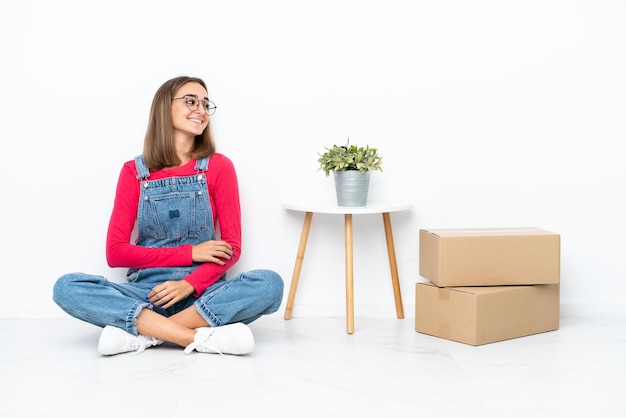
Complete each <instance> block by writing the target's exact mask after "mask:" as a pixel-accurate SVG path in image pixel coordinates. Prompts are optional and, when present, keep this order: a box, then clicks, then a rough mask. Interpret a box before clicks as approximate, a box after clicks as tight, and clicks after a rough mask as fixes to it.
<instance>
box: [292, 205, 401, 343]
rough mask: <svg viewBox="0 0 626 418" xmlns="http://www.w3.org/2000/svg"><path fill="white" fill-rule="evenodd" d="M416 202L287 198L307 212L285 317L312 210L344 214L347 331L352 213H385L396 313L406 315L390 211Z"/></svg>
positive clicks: (351, 284) (351, 327)
mask: <svg viewBox="0 0 626 418" xmlns="http://www.w3.org/2000/svg"><path fill="white" fill-rule="evenodd" d="M412 206H413V205H412V204H411V203H392V202H368V205H367V206H359V207H347V206H337V205H336V204H334V205H332V204H328V203H319V202H315V203H307V202H296V203H293V202H287V203H283V204H282V207H283V208H285V209H288V210H294V211H299V212H304V213H305V215H304V225H303V226H302V234H301V235H300V245H299V247H298V253H297V256H296V263H295V266H294V269H293V275H292V277H291V286H290V288H289V297H288V299H287V306H286V309H285V319H291V313H292V311H293V303H294V299H295V298H296V291H297V289H298V281H299V280H300V271H301V269H302V262H303V260H304V252H305V250H306V244H307V240H308V238H309V231H310V229H311V221H312V219H313V213H325V214H337V215H344V223H345V247H346V250H345V251H346V331H347V333H348V334H352V333H353V332H354V277H353V248H352V247H353V245H352V215H365V214H376V213H379V214H382V216H383V224H384V227H385V238H386V240H387V253H388V256H389V267H390V269H391V284H392V286H393V295H394V299H395V303H396V315H397V317H398V319H402V318H404V309H403V307H402V295H401V294H400V282H399V279H398V266H397V264H396V251H395V247H394V244H393V233H392V230H391V217H390V213H391V212H399V211H404V210H410V209H411V207H412Z"/></svg>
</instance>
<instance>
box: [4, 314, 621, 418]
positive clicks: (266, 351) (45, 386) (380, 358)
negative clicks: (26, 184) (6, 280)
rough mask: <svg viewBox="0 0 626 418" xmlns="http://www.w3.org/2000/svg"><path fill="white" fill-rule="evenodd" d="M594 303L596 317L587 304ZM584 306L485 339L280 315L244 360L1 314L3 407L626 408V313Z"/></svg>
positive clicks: (501, 414)
mask: <svg viewBox="0 0 626 418" xmlns="http://www.w3.org/2000/svg"><path fill="white" fill-rule="evenodd" d="M581 311H585V312H587V313H582V312H581ZM589 312H594V310H593V309H591V310H590V309H578V308H577V307H576V305H573V306H570V307H568V308H567V309H563V310H562V314H561V328H560V329H559V330H558V331H553V332H548V333H545V334H539V335H534V336H529V337H524V338H518V339H515V340H509V341H503V342H498V343H493V344H488V345H484V346H479V347H473V346H469V345H465V344H461V343H455V342H452V341H448V340H444V339H440V338H436V337H431V336H427V335H423V334H418V333H416V332H415V331H414V330H413V319H412V318H405V319H403V320H397V319H391V318H385V319H381V318H363V317H358V316H357V317H356V319H355V325H356V331H355V333H354V334H353V335H347V334H346V333H345V320H344V318H294V319H292V320H290V321H285V320H283V319H282V317H281V316H280V315H278V314H277V315H274V316H270V317H265V318H262V319H260V320H259V321H257V322H255V323H253V324H252V325H251V328H252V330H253V332H254V334H255V337H256V343H257V344H256V349H255V351H254V352H253V353H252V354H251V355H249V356H245V357H233V356H219V355H214V354H198V353H193V354H191V355H185V354H183V352H182V349H179V348H176V347H173V346H160V347H158V348H153V349H149V350H147V351H145V352H144V353H142V354H140V355H129V354H124V355H118V356H113V357H101V356H99V355H98V354H97V352H96V344H97V340H98V336H99V329H98V328H96V327H93V326H91V325H88V324H84V323H81V322H79V321H77V320H74V319H70V318H68V319H48V320H33V319H5V320H0V359H1V360H0V366H1V368H0V376H1V377H0V381H1V385H2V390H1V391H0V417H10V418H19V417H64V418H70V417H80V418H87V417H89V418H94V417H156V418H162V417H195V416H203V417H226V416H230V417H233V416H236V417H240V416H241V417H245V416H255V417H272V418H273V417H316V418H317V417H324V418H325V417H353V416H354V417H389V418H392V417H393V418H396V417H463V418H471V417H497V418H516V417H524V418H527V417H550V418H553V417H555V416H558V417H561V416H563V417H566V416H585V417H589V416H590V417H593V418H600V417H626V402H625V401H624V395H626V318H625V317H624V315H622V314H619V313H611V314H606V313H605V314H598V313H589Z"/></svg>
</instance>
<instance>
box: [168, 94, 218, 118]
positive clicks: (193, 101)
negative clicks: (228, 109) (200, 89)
mask: <svg viewBox="0 0 626 418" xmlns="http://www.w3.org/2000/svg"><path fill="white" fill-rule="evenodd" d="M172 100H184V101H185V104H186V105H187V109H189V110H191V111H192V112H195V111H196V110H198V108H199V107H200V104H202V108H203V109H204V111H205V112H207V113H208V114H209V116H213V114H214V113H215V109H217V106H215V103H213V102H212V101H210V100H203V99H198V98H197V97H196V96H193V95H190V94H188V95H186V96H183V97H175V98H173V99H172Z"/></svg>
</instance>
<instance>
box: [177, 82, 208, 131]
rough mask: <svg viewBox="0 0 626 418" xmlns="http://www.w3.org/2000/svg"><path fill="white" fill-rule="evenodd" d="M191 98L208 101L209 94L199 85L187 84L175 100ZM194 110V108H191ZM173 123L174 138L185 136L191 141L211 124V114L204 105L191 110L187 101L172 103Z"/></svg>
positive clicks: (178, 92) (180, 89)
mask: <svg viewBox="0 0 626 418" xmlns="http://www.w3.org/2000/svg"><path fill="white" fill-rule="evenodd" d="M186 96H189V98H190V99H196V104H198V100H205V101H208V100H209V98H208V93H207V91H206V90H205V89H204V87H202V85H200V84H198V83H194V82H191V83H187V84H184V85H183V86H182V87H181V88H179V89H178V90H177V91H176V94H175V95H174V98H181V97H186ZM191 107H192V108H193V106H191ZM172 121H173V123H174V136H177V137H178V136H184V137H188V138H190V139H193V138H195V137H196V136H197V135H201V134H202V132H203V131H204V130H205V129H206V127H207V125H208V124H209V114H208V113H207V112H206V110H205V109H204V107H203V106H202V104H200V105H199V106H198V108H197V109H195V110H191V109H189V108H188V107H187V100H184V99H181V100H173V101H172Z"/></svg>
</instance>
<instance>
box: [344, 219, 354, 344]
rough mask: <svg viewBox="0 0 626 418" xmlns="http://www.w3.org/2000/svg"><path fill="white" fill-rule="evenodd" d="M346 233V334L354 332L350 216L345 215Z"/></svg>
mask: <svg viewBox="0 0 626 418" xmlns="http://www.w3.org/2000/svg"><path fill="white" fill-rule="evenodd" d="M345 231H346V332H347V333H348V334H352V333H353V332H354V280H353V279H354V270H353V258H352V255H353V251H352V248H353V245H352V215H351V214H346V215H345Z"/></svg>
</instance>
